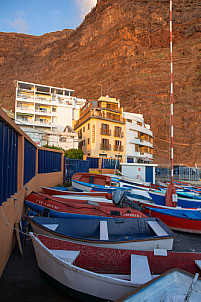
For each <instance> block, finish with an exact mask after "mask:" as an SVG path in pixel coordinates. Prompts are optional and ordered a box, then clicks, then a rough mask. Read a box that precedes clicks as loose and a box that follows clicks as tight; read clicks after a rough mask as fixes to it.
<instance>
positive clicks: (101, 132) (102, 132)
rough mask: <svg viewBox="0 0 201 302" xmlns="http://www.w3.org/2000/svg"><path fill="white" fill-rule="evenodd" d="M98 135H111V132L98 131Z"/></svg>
mask: <svg viewBox="0 0 201 302" xmlns="http://www.w3.org/2000/svg"><path fill="white" fill-rule="evenodd" d="M100 134H102V135H111V130H107V129H100Z"/></svg>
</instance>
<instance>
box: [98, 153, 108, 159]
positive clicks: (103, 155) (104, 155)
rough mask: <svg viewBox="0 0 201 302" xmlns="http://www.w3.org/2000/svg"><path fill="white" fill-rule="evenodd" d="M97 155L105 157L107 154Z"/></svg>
mask: <svg viewBox="0 0 201 302" xmlns="http://www.w3.org/2000/svg"><path fill="white" fill-rule="evenodd" d="M99 157H105V158H107V154H99Z"/></svg>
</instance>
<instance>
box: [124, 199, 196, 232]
mask: <svg viewBox="0 0 201 302" xmlns="http://www.w3.org/2000/svg"><path fill="white" fill-rule="evenodd" d="M129 198H130V199H131V200H132V201H133V202H135V203H136V204H138V205H141V206H142V207H143V212H144V213H145V214H147V215H149V216H151V217H157V218H159V219H160V220H161V221H163V222H164V223H165V224H166V225H167V226H169V227H170V228H171V229H172V230H177V231H182V232H188V233H198V234H201V209H194V208H193V209H186V208H181V207H169V206H161V205H157V204H155V203H154V202H148V201H145V200H140V199H138V200H137V199H133V198H132V197H129Z"/></svg>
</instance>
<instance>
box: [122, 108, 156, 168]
mask: <svg viewBox="0 0 201 302" xmlns="http://www.w3.org/2000/svg"><path fill="white" fill-rule="evenodd" d="M123 117H124V118H125V120H126V158H127V162H128V163H144V162H146V163H151V162H152V161H153V133H152V131H151V130H150V125H147V124H145V122H144V118H143V115H142V114H135V113H129V112H124V113H123Z"/></svg>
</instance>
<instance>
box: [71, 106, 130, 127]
mask: <svg viewBox="0 0 201 302" xmlns="http://www.w3.org/2000/svg"><path fill="white" fill-rule="evenodd" d="M89 117H97V118H102V119H104V120H110V121H116V122H120V123H125V119H124V118H122V117H121V116H120V115H117V114H116V116H111V115H109V114H107V113H106V114H105V112H104V111H101V110H99V111H94V110H93V109H92V110H91V111H90V112H88V113H87V114H85V115H84V116H83V117H81V118H80V119H79V120H78V121H77V123H76V124H75V128H77V127H78V126H79V125H80V124H82V123H83V122H84V121H85V120H87V119H88V118H89Z"/></svg>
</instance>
